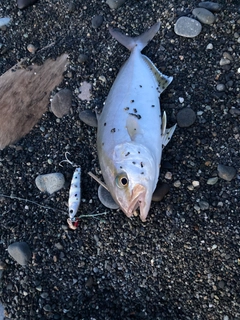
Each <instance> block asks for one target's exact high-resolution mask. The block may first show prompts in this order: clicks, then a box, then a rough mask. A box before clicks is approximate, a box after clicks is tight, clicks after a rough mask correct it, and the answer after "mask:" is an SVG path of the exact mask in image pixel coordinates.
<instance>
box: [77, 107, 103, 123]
mask: <svg viewBox="0 0 240 320" xmlns="http://www.w3.org/2000/svg"><path fill="white" fill-rule="evenodd" d="M79 118H80V120H81V121H82V122H84V123H86V124H87V125H88V126H91V127H95V128H97V126H98V123H97V117H96V113H95V112H94V111H92V110H89V109H88V110H83V111H79Z"/></svg>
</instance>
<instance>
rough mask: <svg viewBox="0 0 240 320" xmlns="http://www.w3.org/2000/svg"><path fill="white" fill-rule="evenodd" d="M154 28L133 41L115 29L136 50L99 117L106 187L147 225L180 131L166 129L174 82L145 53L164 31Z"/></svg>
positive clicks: (112, 31) (120, 73)
mask: <svg viewBox="0 0 240 320" xmlns="http://www.w3.org/2000/svg"><path fill="white" fill-rule="evenodd" d="M159 27H160V23H156V24H154V25H153V26H152V27H151V28H150V29H149V30H147V31H146V32H145V33H143V34H142V35H140V36H138V37H136V38H131V37H128V36H126V35H123V34H122V33H120V32H119V31H116V30H113V29H110V33H111V35H112V36H113V37H114V38H116V39H117V40H118V41H119V42H120V43H121V44H122V45H124V46H125V47H126V48H128V49H129V50H130V51H131V55H130V57H129V59H128V60H127V61H126V62H125V64H124V65H123V67H122V68H121V70H120V72H119V74H118V76H117V78H116V80H115V82H114V84H113V86H112V88H111V90H110V92H109V95H108V97H107V100H106V103H105V106H104V108H103V111H102V113H101V114H100V115H99V116H98V132H97V147H98V156H99V162H100V167H101V170H102V175H103V178H104V180H105V183H106V186H107V188H108V190H109V192H110V193H111V195H112V197H113V199H114V200H115V201H116V202H117V203H118V204H119V206H120V208H121V210H122V211H123V212H124V213H125V214H126V215H127V216H128V217H131V216H132V215H133V214H134V212H135V210H136V209H138V208H139V209H140V218H141V220H142V221H145V220H146V217H147V214H148V212H149V208H150V205H151V199H152V194H153V192H154V190H155V187H156V184H157V181H158V176H159V168H160V162H161V156H162V148H163V146H166V145H167V143H168V142H169V140H170V139H171V136H172V134H173V132H174V130H175V126H176V125H175V126H173V127H172V128H171V129H168V130H167V129H166V114H165V113H164V114H163V118H162V117H161V111H160V103H159V96H160V94H161V93H162V92H163V91H164V89H165V88H166V87H167V86H168V85H169V84H170V83H171V81H172V77H167V76H165V75H163V74H162V73H161V72H160V71H158V69H157V68H156V67H155V66H154V64H153V63H152V62H151V61H150V59H148V58H147V57H146V56H144V55H142V54H141V51H142V49H143V48H144V47H145V46H146V45H147V44H148V42H149V41H150V40H151V39H152V38H153V37H154V35H155V34H156V33H157V31H158V30H159Z"/></svg>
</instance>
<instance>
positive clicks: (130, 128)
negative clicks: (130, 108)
mask: <svg viewBox="0 0 240 320" xmlns="http://www.w3.org/2000/svg"><path fill="white" fill-rule="evenodd" d="M126 128H127V132H128V134H129V137H130V139H131V140H132V141H134V140H135V138H136V136H137V135H139V134H141V129H140V127H139V123H138V120H137V119H136V118H135V117H134V116H132V115H129V117H128V118H127V121H126Z"/></svg>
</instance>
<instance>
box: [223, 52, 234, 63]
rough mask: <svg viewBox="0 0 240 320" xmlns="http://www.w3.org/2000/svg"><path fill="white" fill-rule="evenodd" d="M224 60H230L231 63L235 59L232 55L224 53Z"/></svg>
mask: <svg viewBox="0 0 240 320" xmlns="http://www.w3.org/2000/svg"><path fill="white" fill-rule="evenodd" d="M223 58H224V59H228V60H230V61H232V60H233V57H232V56H231V55H230V53H228V52H226V51H225V52H223Z"/></svg>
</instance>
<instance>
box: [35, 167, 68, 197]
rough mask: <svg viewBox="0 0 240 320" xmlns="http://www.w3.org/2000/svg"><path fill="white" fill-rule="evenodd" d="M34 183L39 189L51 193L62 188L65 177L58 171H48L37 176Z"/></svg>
mask: <svg viewBox="0 0 240 320" xmlns="http://www.w3.org/2000/svg"><path fill="white" fill-rule="evenodd" d="M35 183H36V186H37V187H38V189H39V190H40V191H42V192H47V193H49V194H52V193H54V192H56V191H58V190H60V189H62V187H63V186H64V184H65V178H64V176H63V174H62V173H60V172H55V173H48V174H42V175H39V176H37V178H36V179H35Z"/></svg>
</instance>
